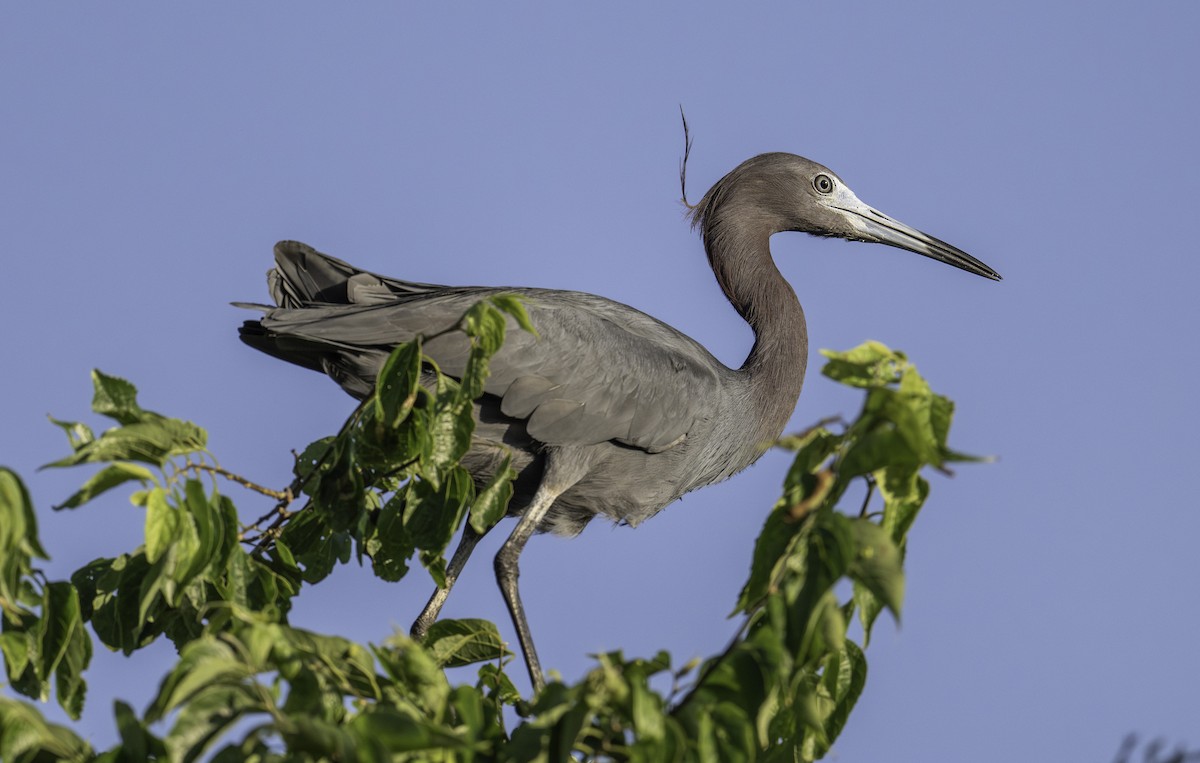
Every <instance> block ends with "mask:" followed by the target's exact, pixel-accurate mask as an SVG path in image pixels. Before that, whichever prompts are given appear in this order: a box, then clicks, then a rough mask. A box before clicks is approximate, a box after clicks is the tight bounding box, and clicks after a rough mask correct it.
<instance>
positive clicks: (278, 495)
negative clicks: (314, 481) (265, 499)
mask: <svg viewBox="0 0 1200 763" xmlns="http://www.w3.org/2000/svg"><path fill="white" fill-rule="evenodd" d="M179 471H181V472H187V471H198V472H208V473H209V474H216V475H218V476H221V477H224V478H225V479H227V480H229V481H230V482H236V483H237V484H239V485H241V486H242V487H244V488H246V489H247V490H253V491H254V492H256V493H262V494H263V495H265V496H269V497H271V498H275V499H277V500H281V501H282V500H284V499H288V500H290V496H289V495H288V491H286V490H272V489H271V488H269V487H263V486H262V485H259V484H258V483H256V482H251V481H250V480H248V479H246V478H245V477H243V476H241V475H240V474H234V473H233V472H231V471H229V470H228V469H222V468H221V467H219V466H210V465H208V464H200V463H195V462H192V463H188V464H186V465H184V467H183V468H182V469H180V470H179Z"/></svg>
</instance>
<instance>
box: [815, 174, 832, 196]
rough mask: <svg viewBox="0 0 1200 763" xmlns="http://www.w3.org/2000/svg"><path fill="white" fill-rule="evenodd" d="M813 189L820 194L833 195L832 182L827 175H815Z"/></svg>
mask: <svg viewBox="0 0 1200 763" xmlns="http://www.w3.org/2000/svg"><path fill="white" fill-rule="evenodd" d="M813 188H816V189H817V191H819V192H820V193H833V180H832V179H831V178H830V177H829V176H828V175H817V176H816V177H815V178H813Z"/></svg>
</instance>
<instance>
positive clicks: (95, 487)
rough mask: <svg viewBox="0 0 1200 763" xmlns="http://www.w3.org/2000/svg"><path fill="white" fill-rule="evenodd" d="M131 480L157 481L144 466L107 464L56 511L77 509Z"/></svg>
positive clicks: (122, 463)
mask: <svg viewBox="0 0 1200 763" xmlns="http://www.w3.org/2000/svg"><path fill="white" fill-rule="evenodd" d="M131 480H137V481H139V482H141V483H142V485H148V484H153V483H154V482H155V479H154V473H153V472H151V471H150V470H149V469H147V468H146V467H144V466H139V465H137V464H131V463H126V462H119V463H115V464H112V465H111V466H106V467H104V468H103V469H101V470H100V471H98V472H96V473H95V474H93V475H92V476H91V477H90V478H89V479H88V481H87V482H84V483H83V487H81V488H79V490H77V491H75V492H74V493H73V494H72V495H71V497H70V498H68V499H67V500H65V501H63V502H62V503H61V504H59V505H58V506H53V507H51V508H53V509H54V510H55V511H59V510H60V509H75V508H78V507H80V506H82V505H83V504H85V503H87V502H88V501H90V500H92V499H93V498H95V497H96V496H98V495H100V494H101V493H104V492H105V491H108V490H111V489H113V488H114V487H117V486H118V485H123V484H125V483H126V482H129V481H131Z"/></svg>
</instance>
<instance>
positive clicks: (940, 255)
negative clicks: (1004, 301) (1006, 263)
mask: <svg viewBox="0 0 1200 763" xmlns="http://www.w3.org/2000/svg"><path fill="white" fill-rule="evenodd" d="M847 196H848V197H849V198H846V197H847ZM831 206H833V207H834V208H835V209H838V210H840V211H842V212H845V213H846V217H847V219H848V220H849V221H850V223H851V224H852V225H854V227H855V228H857V229H858V231H859V232H860V233H861V234H863V235H862V238H863V240H864V241H872V242H874V243H877V244H887V245H888V246H895V247H899V248H900V249H907V250H908V251H910V252H916V253H917V254H923V255H925V256H926V257H932V258H933V259H935V260H938V261H939V262H944V263H946V264H947V265H953V266H954V267H956V268H960V269H962V270H965V271H967V272H968V273H974V274H975V275H977V276H983V277H984V278H990V279H992V280H993V281H999V280H1000V274H999V273H997V272H996V271H994V270H992V269H991V268H989V267H988V266H987V265H985V264H983V263H982V262H980V261H979V260H977V259H975V258H974V257H972V256H971V255H969V254H967V253H966V252H964V251H963V250H961V249H959V248H958V247H955V246H951V245H950V244H947V243H946V242H945V241H942V240H941V239H937V238H934V237H933V236H930V235H928V234H925V233H922V232H921V231H919V230H917V229H916V228H911V227H909V226H907V225H905V224H904V223H902V222H900V221H899V220H895V219H893V218H891V217H888V216H887V215H885V214H884V213H882V212H880V211H879V210H877V209H874V208H872V207H870V206H868V205H866V204H864V203H862V202H861V201H859V200H858V199H857V198H856V197H854V195H853V194H850V193H847V194H845V195H844V196H842V198H839V199H838V200H837V201H836V202H834V203H833V204H832V205H831Z"/></svg>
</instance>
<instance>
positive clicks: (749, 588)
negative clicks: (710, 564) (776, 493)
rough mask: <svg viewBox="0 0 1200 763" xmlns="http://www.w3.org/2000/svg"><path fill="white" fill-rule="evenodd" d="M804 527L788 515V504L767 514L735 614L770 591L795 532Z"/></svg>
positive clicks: (749, 608)
mask: <svg viewBox="0 0 1200 763" xmlns="http://www.w3.org/2000/svg"><path fill="white" fill-rule="evenodd" d="M804 526H805V525H804V523H802V522H795V521H792V520H791V519H790V518H789V517H788V507H787V506H786V505H784V504H782V503H780V504H778V505H777V506H776V507H775V509H774V510H772V511H771V513H770V514H768V515H767V521H766V523H765V524H764V525H763V529H762V532H760V533H759V534H758V538H757V539H756V540H755V541H754V557H753V560H752V562H751V565H750V577H749V578H748V579H747V580H746V584H745V585H743V586H742V592H741V594H740V595H739V596H738V601H737V606H736V607H735V608H734V610H733V611H734V613H737V612H745V613H746V614H749V613H750V612H751V611H752V610H753V609H755V608H757V607H758V606H759V604H760V603H761V601H762V599H763V597H764V596H766V595H767V593H768V591H769V588H768V586H769V585H770V583H771V581H772V579H773V578H774V577H775V571H776V569H777V568H778V565H779V564H780V562H781V561H782V560H783V558H784V557H785V556H786V555H787V553H788V552H789V550H790V549H791V548H792V544H793V541H794V540H795V537H796V534H797V533H798V532H800V530H801V529H802V528H804Z"/></svg>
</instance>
